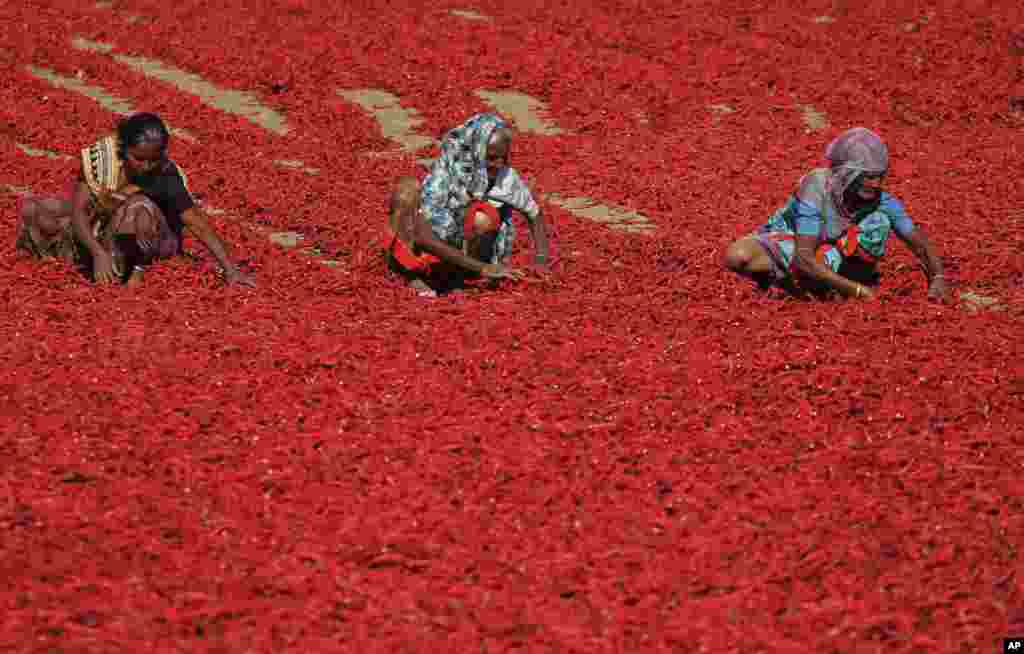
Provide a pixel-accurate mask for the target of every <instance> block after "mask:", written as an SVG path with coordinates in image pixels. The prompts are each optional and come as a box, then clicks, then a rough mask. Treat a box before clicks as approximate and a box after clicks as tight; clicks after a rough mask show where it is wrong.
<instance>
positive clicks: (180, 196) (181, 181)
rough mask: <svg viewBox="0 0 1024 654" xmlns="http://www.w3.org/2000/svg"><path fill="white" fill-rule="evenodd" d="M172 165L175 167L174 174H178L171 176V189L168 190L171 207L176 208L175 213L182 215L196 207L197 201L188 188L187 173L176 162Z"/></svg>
mask: <svg viewBox="0 0 1024 654" xmlns="http://www.w3.org/2000/svg"><path fill="white" fill-rule="evenodd" d="M171 165H172V166H174V172H175V173H176V174H175V175H172V176H171V180H170V188H169V189H168V190H169V195H170V198H171V206H172V207H174V210H175V211H177V212H179V213H181V212H184V211H187V210H189V209H191V208H192V207H194V206H196V199H195V197H193V196H192V191H190V190H189V188H188V177H186V176H185V171H183V170H182V169H181V167H180V166H178V164H176V163H174V162H171Z"/></svg>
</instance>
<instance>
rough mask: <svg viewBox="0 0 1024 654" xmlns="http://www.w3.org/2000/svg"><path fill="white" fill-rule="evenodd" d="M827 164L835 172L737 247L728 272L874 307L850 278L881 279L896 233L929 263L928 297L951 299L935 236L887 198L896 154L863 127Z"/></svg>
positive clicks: (829, 154)
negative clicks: (885, 187)
mask: <svg viewBox="0 0 1024 654" xmlns="http://www.w3.org/2000/svg"><path fill="white" fill-rule="evenodd" d="M825 158H826V159H828V160H829V163H830V166H829V167H828V168H817V169H815V170H812V171H811V172H809V173H808V174H807V175H805V176H804V177H803V179H802V180H801V181H800V188H799V190H798V191H797V192H796V193H795V194H794V195H793V196H792V197H790V198H789V201H788V202H786V204H785V206H783V207H782V208H780V209H779V210H778V211H776V212H775V214H774V215H773V216H772V217H771V219H769V221H768V223H767V224H766V225H764V226H763V227H761V228H760V229H759V230H758V231H757V232H756V233H754V234H752V235H750V236H747V237H745V238H742V239H740V240H738V241H736V242H735V243H733V244H732V245H731V246H729V249H728V251H727V252H726V254H725V262H724V263H725V266H726V267H727V268H729V269H730V270H732V271H734V272H737V273H740V274H741V275H744V276H747V277H751V278H753V279H756V280H758V281H759V282H761V283H762V284H764V285H771V284H772V283H777V284H779V285H781V286H783V287H786V288H789V289H790V290H797V289H799V288H809V289H810V290H825V291H832V292H836V293H839V294H841V295H844V296H846V297H852V298H861V299H871V298H873V297H874V292H873V291H872V290H871V289H870V288H869V287H868V286H867V285H865V284H864V283H862V282H860V281H854V280H853V279H850V277H851V276H861V277H863V274H864V272H865V271H866V272H868V273H869V274H871V275H872V276H873V274H874V270H875V266H876V264H877V263H878V261H879V260H880V259H881V258H882V257H883V256H884V255H885V244H886V241H887V240H888V238H889V235H890V233H891V232H895V233H896V235H897V236H898V237H899V238H900V239H901V240H902V241H903V242H904V243H906V244H907V246H908V247H909V248H910V249H911V251H912V252H913V253H914V254H915V255H916V256H917V258H918V259H919V260H920V261H921V264H922V265H923V267H924V271H925V274H926V275H927V277H928V284H929V286H928V296H929V297H930V298H933V299H938V300H944V299H946V293H947V290H946V282H945V278H944V277H943V274H942V261H941V260H940V259H939V257H938V256H937V255H936V253H935V250H934V248H933V247H932V245H931V242H930V241H929V239H928V237H927V235H926V234H925V232H924V230H923V229H922V228H921V227H920V226H919V225H915V224H914V222H913V221H912V220H911V219H910V216H909V215H907V212H906V211H905V210H904V208H903V205H902V203H900V201H899V200H897V199H896V198H895V197H893V196H891V195H889V194H888V193H886V192H884V191H882V182H883V181H884V179H885V175H886V173H887V172H888V170H889V150H888V148H887V147H886V145H885V144H884V143H883V142H882V140H881V139H880V138H879V137H878V135H877V134H875V133H874V132H872V131H871V130H869V129H865V128H863V127H856V128H853V129H850V130H847V131H845V132H843V133H842V134H840V135H839V137H838V138H836V139H835V140H834V141H832V143H831V144H829V146H828V148H827V149H826V151H825ZM856 272H859V273H860V275H856V274H854V273H856Z"/></svg>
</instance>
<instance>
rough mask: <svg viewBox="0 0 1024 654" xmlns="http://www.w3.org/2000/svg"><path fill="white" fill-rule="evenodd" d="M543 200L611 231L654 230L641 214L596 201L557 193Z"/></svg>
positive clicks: (547, 195)
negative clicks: (605, 226)
mask: <svg viewBox="0 0 1024 654" xmlns="http://www.w3.org/2000/svg"><path fill="white" fill-rule="evenodd" d="M544 199H545V200H547V201H548V202H550V203H552V204H554V205H557V206H559V207H561V208H563V209H565V210H566V211H568V212H569V213H571V214H573V215H574V216H579V217H580V218H586V219H587V220H590V221H592V222H595V223H601V224H603V225H608V227H609V228H611V229H615V230H619V231H623V232H635V233H651V232H653V231H654V229H655V225H654V223H652V222H651V221H650V219H649V218H648V217H647V216H644V215H643V214H640V213H637V212H636V211H630V210H628V209H623V208H622V207H615V206H611V205H607V204H599V203H598V201H597V200H593V199H591V198H586V197H565V196H563V195H560V194H558V193H548V194H545V195H544Z"/></svg>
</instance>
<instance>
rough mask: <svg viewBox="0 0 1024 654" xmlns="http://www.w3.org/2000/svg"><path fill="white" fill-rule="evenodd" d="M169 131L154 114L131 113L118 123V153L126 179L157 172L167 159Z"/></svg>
mask: <svg viewBox="0 0 1024 654" xmlns="http://www.w3.org/2000/svg"><path fill="white" fill-rule="evenodd" d="M170 137H171V135H170V132H168V131H167V126H166V125H164V121H162V120H160V117H159V116H157V115H156V114H150V113H138V114H133V115H131V116H129V117H127V118H125V119H124V120H122V121H121V122H119V123H118V124H117V140H118V154H119V155H120V157H121V160H122V161H123V162H124V166H125V169H126V171H127V172H128V176H129V177H142V176H145V175H149V174H151V173H153V172H156V171H157V170H159V168H160V166H161V165H162V164H163V162H164V161H165V159H166V157H167V145H168V143H169V141H170Z"/></svg>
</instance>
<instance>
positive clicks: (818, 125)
mask: <svg viewBox="0 0 1024 654" xmlns="http://www.w3.org/2000/svg"><path fill="white" fill-rule="evenodd" d="M798 107H799V109H800V113H801V115H802V116H803V119H804V125H806V126H807V130H806V131H807V132H808V133H809V132H819V131H821V130H823V129H827V128H828V117H827V116H826V115H825V114H824V113H822V112H820V111H818V110H817V109H815V108H814V107H812V106H811V105H809V104H802V105H798Z"/></svg>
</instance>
